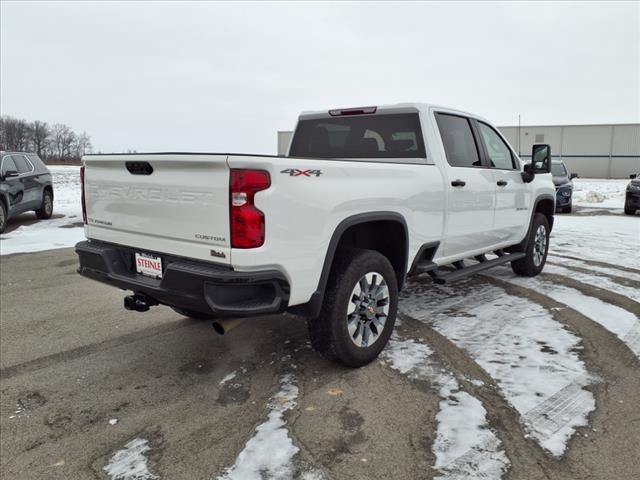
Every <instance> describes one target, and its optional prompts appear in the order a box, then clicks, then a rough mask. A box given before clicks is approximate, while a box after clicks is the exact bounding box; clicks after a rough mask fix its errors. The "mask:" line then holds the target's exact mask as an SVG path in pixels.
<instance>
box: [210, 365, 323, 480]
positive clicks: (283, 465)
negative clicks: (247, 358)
mask: <svg viewBox="0 0 640 480" xmlns="http://www.w3.org/2000/svg"><path fill="white" fill-rule="evenodd" d="M294 382H295V379H294V377H293V375H291V374H288V375H284V376H283V377H282V378H281V379H280V391H279V392H278V393H276V394H275V395H274V396H273V398H272V399H271V401H270V403H269V409H270V410H271V411H270V412H269V416H268V418H267V421H266V422H264V423H262V424H261V425H258V427H256V433H255V435H254V436H253V437H252V438H251V439H250V440H249V441H248V442H247V444H246V445H245V447H244V449H243V450H242V451H241V452H240V454H239V455H238V458H237V459H236V461H235V463H234V464H233V466H231V467H229V468H227V469H226V471H225V472H224V473H223V474H222V475H221V476H219V477H218V479H219V480H236V479H237V480H254V479H255V480H261V479H263V478H270V479H288V478H291V477H292V460H293V457H294V455H295V454H296V453H298V451H299V450H300V449H299V448H298V447H296V446H295V445H294V444H293V441H292V440H291V438H290V437H289V434H288V431H287V427H286V425H287V422H286V420H285V419H284V414H285V412H287V411H288V410H291V409H293V408H294V407H295V406H296V399H297V398H298V387H297V386H296V385H295V383H294ZM310 478H313V477H310Z"/></svg>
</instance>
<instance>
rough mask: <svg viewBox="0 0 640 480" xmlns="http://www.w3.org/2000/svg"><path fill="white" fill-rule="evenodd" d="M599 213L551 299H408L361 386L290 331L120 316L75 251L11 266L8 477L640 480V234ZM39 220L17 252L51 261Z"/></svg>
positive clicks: (563, 228)
mask: <svg viewBox="0 0 640 480" xmlns="http://www.w3.org/2000/svg"><path fill="white" fill-rule="evenodd" d="M62 198H64V195H63V196H62ZM69 208H70V209H72V207H69ZM593 210H594V209H593V208H589V209H587V208H584V209H583V208H581V207H579V208H578V212H577V213H576V214H574V215H570V216H560V215H559V216H557V217H556V218H557V221H556V228H555V230H554V233H553V237H552V242H551V252H552V255H551V256H550V257H549V261H548V264H547V267H546V269H545V272H544V273H543V274H542V275H541V276H539V277H537V278H536V279H518V278H516V277H514V276H513V275H512V274H511V273H510V272H511V271H510V269H508V268H497V269H495V271H493V272H491V273H490V274H489V275H483V276H475V277H473V278H470V279H467V280H465V281H462V282H459V283H457V284H454V285H452V286H447V287H437V286H435V285H433V284H432V282H431V281H430V280H429V279H428V277H427V278H417V279H414V280H413V281H411V282H410V283H409V285H408V286H407V288H406V290H405V292H404V293H403V296H402V299H401V303H400V318H399V325H398V326H397V328H396V333H395V335H394V337H393V338H392V341H391V342H390V344H389V346H388V347H387V349H386V350H385V352H383V355H382V357H381V358H380V360H379V361H376V362H374V363H373V364H371V365H369V366H367V367H365V368H362V369H359V370H347V369H344V368H341V367H338V366H336V365H334V364H333V363H330V362H328V361H326V360H324V359H323V358H321V357H319V356H318V355H316V354H315V353H314V352H313V351H312V350H311V349H310V348H309V345H308V343H307V335H306V326H305V323H304V321H302V320H301V319H298V318H296V317H293V316H288V315H281V316H272V317H265V318H257V319H253V320H250V321H247V322H245V323H243V324H242V325H241V326H239V327H238V328H236V329H235V330H233V331H232V332H231V333H230V334H228V335H226V336H224V337H220V336H217V335H216V334H215V333H214V332H213V329H212V328H211V326H210V324H209V323H207V322H197V321H193V320H189V319H185V318H183V317H180V316H179V315H177V314H176V313H174V312H173V311H172V310H170V309H168V308H165V307H157V308H154V309H152V311H151V312H148V313H144V314H140V313H133V312H127V311H125V310H123V308H122V307H121V304H122V296H123V293H122V292H119V291H117V290H115V289H112V288H110V287H107V286H103V285H101V284H98V283H94V282H91V281H89V280H86V279H83V278H81V277H80V276H78V275H77V274H76V273H75V268H76V259H75V254H74V253H73V251H72V250H71V249H68V248H59V249H56V250H45V251H40V252H33V253H24V254H14V255H8V256H7V255H5V256H3V257H1V258H0V274H1V275H0V287H1V288H0V394H1V396H0V437H1V438H0V451H1V455H0V456H1V458H0V476H1V477H2V478H3V479H25V478H27V479H41V478H42V479H57V478H60V479H88V478H106V479H109V478H110V479H123V480H125V479H138V480H141V479H154V478H162V479H215V478H240V479H251V478H296V479H297V478H300V479H307V480H313V479H389V478H398V479H414V478H416V479H418V478H419V479H422V478H425V479H430V478H446V479H461V478H518V479H562V480H566V479H605V478H607V479H609V478H611V479H632V478H640V467H639V466H638V463H637V456H638V452H639V451H640V411H639V410H638V405H639V404H640V360H639V358H640V318H639V317H640V254H639V252H640V218H638V216H636V217H625V216H623V215H621V214H619V212H618V209H617V208H615V207H613V208H611V209H601V210H600V211H598V212H595V213H594V212H593ZM70 211H71V210H70ZM62 213H63V214H65V215H67V216H68V217H70V218H69V220H67V222H68V223H73V222H74V221H76V220H77V218H76V217H71V215H72V214H71V213H69V211H66V212H65V211H63V212H62ZM29 220H30V218H29V216H24V218H21V219H18V220H17V222H14V225H13V232H23V233H21V235H24V237H25V238H27V239H29V241H30V243H29V245H33V246H34V245H40V243H41V242H40V243H38V241H37V237H38V236H37V235H35V234H33V235H32V232H31V231H30V230H28V228H31V227H30V224H29ZM62 220H63V218H58V219H55V220H52V222H57V223H56V224H55V225H54V226H52V228H59V227H60V225H58V224H59V223H60V222H62ZM33 225H34V227H33V228H35V225H36V224H33ZM16 227H19V228H17V229H16ZM38 228H41V229H42V231H46V228H44V227H42V225H40V227H38ZM65 230H79V229H77V228H66V229H65ZM30 232H31V233H30ZM605 232H606V233H605ZM71 235H72V236H77V235H78V233H77V232H75V231H74V232H73V233H72V234H71ZM7 239H8V240H9V243H6V245H10V244H11V245H13V247H12V248H14V247H15V244H16V241H15V235H14V240H13V243H10V242H11V241H12V240H11V232H10V234H9V236H8V237H7V236H4V237H3V239H2V241H3V242H5V241H6V240H7ZM4 245H5V243H2V244H0V248H3V246H4ZM58 246H63V244H60V245H58ZM50 248H51V247H50ZM39 249H41V248H40V247H39V246H38V247H37V248H36V247H33V248H31V247H30V250H39Z"/></svg>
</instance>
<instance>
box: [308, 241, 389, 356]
mask: <svg viewBox="0 0 640 480" xmlns="http://www.w3.org/2000/svg"><path fill="white" fill-rule="evenodd" d="M377 275H380V276H381V277H382V280H383V281H384V283H383V282H382V281H380V279H378V278H377ZM367 278H368V279H369V280H367ZM363 280H364V283H363ZM367 282H370V283H367ZM376 284H377V285H376ZM356 290H359V291H360V294H359V295H358V294H355V292H356ZM367 292H368V293H367ZM372 292H373V293H372ZM385 296H386V298H385ZM374 297H375V298H374ZM351 308H353V312H352V313H351V314H349V313H348V311H349V309H351ZM397 310H398V282H397V280H396V275H395V272H394V270H393V267H392V266H391V263H390V262H389V260H388V259H387V258H386V257H385V256H383V255H381V254H380V253H378V252H376V251H373V250H361V249H350V250H347V251H344V252H341V254H340V255H339V257H338V258H336V260H335V261H334V265H333V267H332V269H331V274H330V275H329V280H328V282H327V287H326V289H325V294H324V300H323V303H322V308H321V310H320V315H319V316H318V317H317V318H312V319H308V321H307V322H308V326H309V336H310V337H311V345H312V346H313V348H314V349H315V350H317V351H319V352H321V353H323V354H324V355H325V356H327V357H328V358H330V359H332V360H336V361H337V362H339V363H341V364H342V365H344V366H347V367H352V368H355V367H361V366H363V365H366V364H368V363H369V362H371V361H372V360H374V359H375V358H376V357H377V356H378V355H379V354H380V352H381V351H382V349H383V348H384V347H385V345H386V344H387V342H388V341H389V337H390V336H391V332H392V331H393V326H394V324H395V321H396V314H397ZM380 323H382V324H383V325H382V328H380V325H379V324H380ZM349 328H355V330H354V333H350V332H349ZM367 330H368V333H367ZM365 337H366V338H365ZM367 341H370V343H369V344H368V345H364V343H366V342H367ZM356 342H359V343H360V345H357V344H356Z"/></svg>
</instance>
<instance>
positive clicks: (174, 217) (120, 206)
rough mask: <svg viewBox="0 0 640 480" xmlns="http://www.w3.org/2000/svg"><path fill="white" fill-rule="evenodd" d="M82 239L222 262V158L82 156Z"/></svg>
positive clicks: (225, 244) (225, 185)
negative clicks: (84, 217) (84, 219)
mask: <svg viewBox="0 0 640 480" xmlns="http://www.w3.org/2000/svg"><path fill="white" fill-rule="evenodd" d="M83 162H84V165H85V177H84V181H85V199H86V209H87V225H86V235H87V238H89V239H96V240H102V241H105V242H111V243H116V244H122V245H128V246H132V247H136V248H139V249H141V250H142V251H151V252H159V253H167V254H173V255H179V256H184V257H189V258H198V259H201V260H209V261H214V262H216V263H223V264H229V263H230V260H231V259H230V240H229V168H228V166H227V157H226V155H204V154H170V153H167V154H149V155H99V156H97V155H96V156H91V155H89V156H85V157H84V159H83Z"/></svg>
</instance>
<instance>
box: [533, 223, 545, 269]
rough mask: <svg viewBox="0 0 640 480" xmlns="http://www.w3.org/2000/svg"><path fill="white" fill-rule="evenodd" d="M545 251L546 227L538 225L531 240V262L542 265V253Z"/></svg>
mask: <svg viewBox="0 0 640 480" xmlns="http://www.w3.org/2000/svg"><path fill="white" fill-rule="evenodd" d="M546 251H547V229H546V228H544V225H539V226H538V229H537V230H536V236H535V238H534V240H533V264H534V265H535V266H536V267H539V266H540V265H542V260H543V259H544V254H545V253H546Z"/></svg>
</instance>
